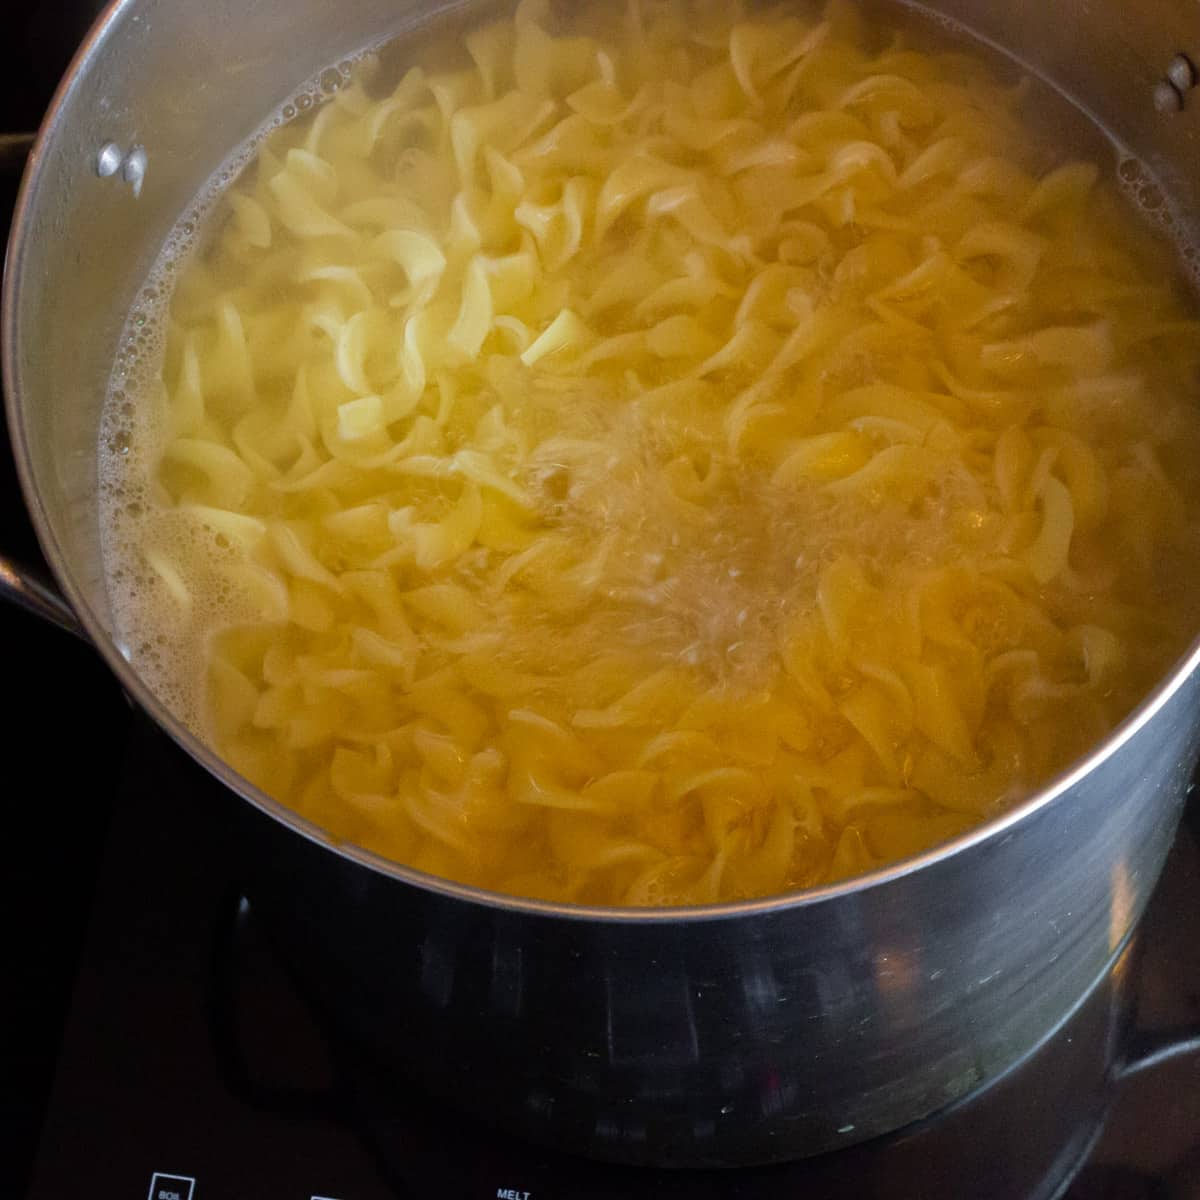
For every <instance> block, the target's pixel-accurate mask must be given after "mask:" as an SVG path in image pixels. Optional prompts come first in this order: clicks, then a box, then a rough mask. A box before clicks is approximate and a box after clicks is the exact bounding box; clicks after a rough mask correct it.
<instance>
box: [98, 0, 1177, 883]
mask: <svg viewBox="0 0 1200 1200" xmlns="http://www.w3.org/2000/svg"><path fill="white" fill-rule="evenodd" d="M395 57H397V56H396V55H394V54H391V52H389V55H385V56H384V58H383V59H381V60H378V61H377V60H374V59H370V58H368V59H364V60H363V61H362V62H360V63H359V64H358V65H357V66H356V68H355V71H354V72H353V73H352V74H351V75H349V76H348V77H346V78H345V79H344V80H343V83H342V86H340V87H339V88H338V89H337V90H336V91H335V92H334V94H333V95H331V96H330V97H329V98H327V100H326V102H325V103H324V104H322V105H320V106H318V107H317V109H316V112H315V113H313V114H310V115H309V116H308V118H306V119H303V120H296V121H293V122H291V123H289V124H285V125H283V126H281V127H280V128H278V129H276V130H274V131H273V132H272V133H271V134H270V135H269V137H267V138H266V140H265V141H264V142H263V143H262V144H261V145H260V146H259V147H258V150H257V153H256V156H255V158H254V160H253V161H252V162H251V165H250V166H249V167H247V168H246V170H245V171H244V172H243V174H242V175H241V177H240V178H239V179H238V180H237V181H236V182H235V183H234V184H233V185H232V187H231V188H230V189H229V190H228V192H227V193H226V194H225V195H224V196H223V197H222V198H221V200H220V201H219V204H218V207H217V211H216V212H215V213H214V214H213V215H212V216H211V218H210V221H209V224H208V226H207V227H206V228H207V234H206V238H205V240H204V242H203V244H202V247H201V249H200V251H199V252H198V254H197V255H196V256H195V257H194V258H193V259H192V260H191V261H190V262H189V263H187V264H186V266H185V267H184V268H183V270H182V272H181V276H180V279H179V282H178V285H177V287H176V288H175V292H174V296H173V297H172V299H171V303H170V309H169V316H168V318H167V320H166V323H165V349H164V352H163V359H162V364H161V372H160V382H159V383H158V384H156V385H154V386H153V387H150V388H147V389H144V391H145V393H146V394H145V395H143V396H141V397H139V398H138V403H139V404H142V405H143V407H144V413H143V417H144V419H143V420H142V423H141V424H140V425H139V426H138V432H137V438H140V439H141V440H140V441H137V440H136V439H135V444H134V445H133V446H132V449H133V453H129V451H130V449H131V447H130V444H129V439H128V438H127V437H126V438H125V439H124V440H121V439H115V438H110V445H109V446H108V448H107V449H106V450H104V453H106V454H107V455H108V458H107V459H106V462H107V463H108V466H107V467H106V469H107V470H109V471H110V475H111V474H114V473H115V477H116V478H117V479H118V481H119V484H120V486H118V487H115V488H110V489H109V491H108V492H106V496H107V497H108V499H107V500H106V503H107V504H108V511H107V512H106V514H105V521H106V530H107V532H106V553H107V555H108V563H109V573H110V582H111V584H112V589H113V591H114V595H115V597H116V600H115V603H116V608H117V613H118V620H119V622H120V623H121V624H122V632H123V635H124V637H125V639H126V641H127V643H128V645H129V652H130V654H131V656H132V657H133V659H134V661H135V662H136V663H138V665H139V666H140V667H141V668H142V670H143V671H145V672H146V673H147V675H148V677H150V678H151V679H152V680H153V681H156V686H158V687H159V688H160V690H161V691H162V692H163V694H164V695H165V696H166V697H167V698H168V699H169V700H170V701H171V702H172V703H173V704H174V705H175V706H176V707H177V708H178V709H179V710H180V711H181V712H183V713H184V715H185V716H186V717H187V719H188V720H189V721H190V723H191V724H192V725H193V726H194V727H195V728H196V729H197V730H198V732H200V733H201V735H202V736H204V737H206V738H208V739H209V740H210V741H211V742H212V743H213V744H214V745H215V747H216V748H217V750H218V751H219V752H220V753H221V754H222V755H223V756H224V757H225V758H227V759H228V760H229V761H230V762H231V763H232V764H233V765H234V766H235V767H236V768H237V769H238V770H240V771H241V772H242V773H243V774H244V775H245V776H246V777H247V778H249V779H250V780H251V781H253V782H254V783H256V784H258V785H259V786H261V787H262V788H264V789H265V790H266V791H268V792H270V793H272V794H273V795H275V796H277V797H279V798H280V799H281V800H282V801H283V802H284V803H286V804H288V805H290V806H292V807H293V808H295V809H296V810H298V811H299V812H300V813H302V814H303V815H305V816H307V817H309V818H311V819H312V820H314V821H316V822H317V823H319V824H321V825H323V826H324V827H326V828H327V829H328V830H329V831H330V832H331V833H332V834H333V835H335V836H336V837H338V838H342V839H345V840H348V841H351V842H355V843H357V844H359V845H362V846H365V847H367V848H368V849H372V850H375V851H378V852H379V853H381V854H383V855H385V856H389V857H392V858H396V859H399V860H400V861H403V862H405V863H409V864H411V865H413V866H415V867H417V868H420V869H422V870H426V871H429V872H432V873H434V874H438V875H444V876H449V877H452V878H454V879H457V880H462V881H465V882H468V883H472V884H477V885H480V886H482V887H485V888H491V889H496V890H499V891H502V892H510V893H517V894H522V895H530V896H539V897H547V898H551V899H555V900H560V901H571V902H579V903H612V904H632V905H650V904H698V903H708V902H715V901H722V900H730V899H737V898H742V897H747V896H755V895H766V894H773V893H778V892H783V891H787V890H791V889H797V888H804V887H808V886H812V885H815V884H819V883H822V882H829V881H833V880H838V879H843V878H846V877H849V876H852V875H854V874H857V873H860V872H863V871H867V870H870V869H872V868H874V867H877V866H880V865H882V864H885V863H888V862H890V861H894V860H896V859H898V858H901V857H904V856H906V855H910V854H915V853H918V852H920V851H921V850H923V849H926V848H928V847H930V846H932V845H935V844H937V843H938V842H940V841H943V840H945V839H947V838H950V837H953V836H955V835H957V834H958V833H961V832H962V831H963V830H964V829H967V828H969V827H970V826H971V825H972V824H975V823H977V822H979V821H981V820H984V819H986V818H988V817H990V816H992V815H994V814H996V813H998V812H1000V811H1002V810H1003V809H1004V808H1005V807H1007V806H1010V805H1012V804H1013V803H1015V802H1016V801H1018V800H1019V799H1020V798H1022V797H1023V796H1026V795H1028V794H1029V793H1030V792H1031V791H1032V790H1034V789H1035V788H1037V787H1038V786H1039V785H1040V784H1042V783H1043V782H1045V781H1046V780H1047V779H1048V778H1049V777H1051V776H1052V775H1053V774H1054V773H1055V772H1057V771H1059V770H1061V769H1063V768H1064V767H1066V766H1067V765H1068V764H1069V763H1070V762H1071V761H1072V760H1073V759H1074V758H1075V757H1076V756H1078V755H1079V754H1081V753H1083V752H1084V751H1085V750H1086V749H1087V748H1088V747H1089V746H1090V745H1091V744H1093V743H1094V742H1095V740H1096V739H1098V738H1100V737H1101V736H1103V734H1104V733H1105V732H1106V731H1108V730H1110V729H1111V728H1112V727H1113V726H1114V725H1115V724H1116V722H1118V721H1119V720H1120V719H1121V718H1122V717H1123V716H1124V715H1125V714H1126V713H1127V712H1128V711H1129V710H1130V709H1131V708H1132V707H1133V705H1135V704H1136V703H1137V701H1138V700H1139V698H1140V697H1141V696H1143V695H1144V694H1145V692H1146V691H1147V690H1148V688H1149V687H1150V686H1151V685H1152V684H1153V683H1154V681H1155V679H1156V678H1157V677H1158V676H1159V675H1161V673H1162V672H1163V671H1164V670H1165V669H1166V667H1167V666H1168V664H1169V663H1170V662H1171V660H1172V658H1173V657H1174V656H1175V655H1177V654H1178V653H1179V652H1180V651H1181V649H1182V648H1183V647H1184V645H1185V644H1186V642H1187V639H1188V638H1189V637H1190V636H1191V635H1192V634H1193V633H1194V632H1195V627H1196V623H1197V622H1196V618H1197V611H1196V604H1195V601H1194V599H1193V598H1194V597H1195V596H1196V595H1197V584H1200V578H1198V573H1200V566H1198V565H1197V564H1200V554H1198V553H1197V551H1198V550H1200V547H1198V546H1197V538H1196V530H1195V514H1196V501H1197V496H1196V485H1195V483H1194V477H1195V471H1194V469H1193V464H1194V463H1195V462H1196V461H1200V420H1198V410H1197V407H1196V403H1195V400H1196V397H1195V391H1196V388H1197V380H1198V379H1200V374H1198V372H1200V337H1197V336H1196V333H1197V329H1198V328H1200V326H1197V324H1196V322H1195V321H1194V319H1193V318H1192V317H1191V316H1190V310H1189V308H1188V306H1187V304H1186V303H1185V301H1184V299H1183V298H1182V296H1181V294H1180V290H1179V289H1178V288H1177V287H1176V286H1175V285H1174V284H1173V283H1172V282H1171V271H1170V265H1169V263H1170V259H1169V252H1167V251H1165V250H1164V249H1163V247H1161V246H1159V245H1157V244H1156V243H1155V242H1154V239H1153V238H1151V236H1150V235H1149V233H1148V232H1147V231H1146V230H1145V229H1143V228H1141V227H1140V226H1139V225H1138V223H1137V221H1136V220H1135V219H1134V217H1133V216H1132V215H1131V214H1129V213H1127V212H1126V211H1125V210H1124V208H1123V206H1122V205H1121V203H1120V202H1119V201H1118V200H1117V199H1116V197H1115V193H1114V191H1113V189H1111V188H1110V187H1109V186H1108V185H1107V184H1105V183H1104V182H1103V181H1102V180H1101V179H1100V173H1099V172H1098V170H1097V168H1096V167H1095V166H1094V165H1092V164H1089V163H1083V162H1077V161H1071V160H1069V159H1065V158H1064V157H1062V156H1061V155H1056V154H1055V153H1054V152H1053V148H1047V147H1046V146H1045V145H1044V144H1042V143H1041V142H1040V141H1038V140H1037V139H1036V138H1035V137H1034V135H1033V134H1032V133H1030V132H1029V131H1028V129H1027V127H1026V125H1025V124H1023V108H1022V105H1023V103H1024V94H1025V93H1024V90H1023V89H1022V88H1020V87H1013V86H1011V84H1009V83H1007V82H1004V81H1001V80H1000V79H998V77H997V76H995V75H994V74H993V73H992V71H991V69H990V68H989V67H988V66H987V65H986V64H985V63H983V62H982V61H980V60H978V59H976V58H974V57H972V56H971V55H968V54H964V53H962V52H961V50H958V49H957V48H956V49H954V50H953V51H951V50H945V49H941V48H939V47H938V46H937V45H936V44H934V43H932V42H931V43H930V45H929V47H927V48H920V47H916V48H914V47H913V46H910V45H909V43H908V36H907V35H901V34H899V33H889V32H887V31H884V30H880V29H871V28H868V27H867V25H866V23H865V22H864V21H862V20H861V19H859V18H858V16H857V15H856V14H855V12H854V10H853V9H851V8H850V7H848V6H847V5H845V4H843V3H841V2H840V0H833V2H832V3H830V4H829V5H828V7H826V8H824V9H817V8H812V9H811V10H810V9H804V8H802V7H796V6H789V7H788V8H787V9H786V10H782V9H781V10H775V9H759V8H755V9H745V10H743V9H742V8H741V7H740V6H738V5H736V4H733V5H731V4H725V3H720V4H718V3H716V2H715V0H695V2H689V0H650V2H649V3H647V2H646V0H630V3H629V4H628V5H627V6H625V7H622V6H610V7H609V8H607V9H603V10H602V9H601V8H599V7H597V8H596V9H595V10H589V11H582V12H581V11H579V10H578V6H567V5H564V6H562V8H561V10H560V9H559V8H558V7H556V6H554V5H552V4H551V3H548V2H547V0H522V3H521V4H520V5H519V6H518V7H517V8H516V9H515V12H513V13H512V14H511V15H509V16H507V17H504V18H501V19H499V20H496V21H493V22H492V23H490V24H486V25H482V26H480V27H478V28H476V29H474V30H473V31H471V32H470V33H469V35H468V36H467V37H466V38H465V39H462V38H458V37H455V36H452V35H450V34H446V33H443V34H435V35H433V36H432V37H430V38H429V39H427V40H426V43H425V45H424V49H423V53H422V58H421V61H422V65H421V66H411V67H410V68H408V69H407V70H404V71H401V72H398V73H392V74H389V70H388V68H387V67H386V66H385V65H381V64H384V63H386V62H387V61H391V59H392V58H395ZM400 57H403V44H402V45H401V47H400ZM114 386H115V385H114ZM113 397H114V398H112V399H110V413H109V418H108V419H109V422H110V427H112V423H113V422H114V421H117V420H118V415H119V413H120V411H121V409H120V405H121V404H127V403H128V398H127V396H126V395H125V394H124V393H123V392H121V391H120V389H118V390H117V391H114V393H113ZM114 414H118V415H114ZM118 441H119V442H120V445H117V442H118ZM114 447H115V448H114ZM139 472H140V474H139ZM131 496H136V497H138V498H139V499H138V500H137V502H136V503H133V504H130V502H129V498H130V497H131Z"/></svg>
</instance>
